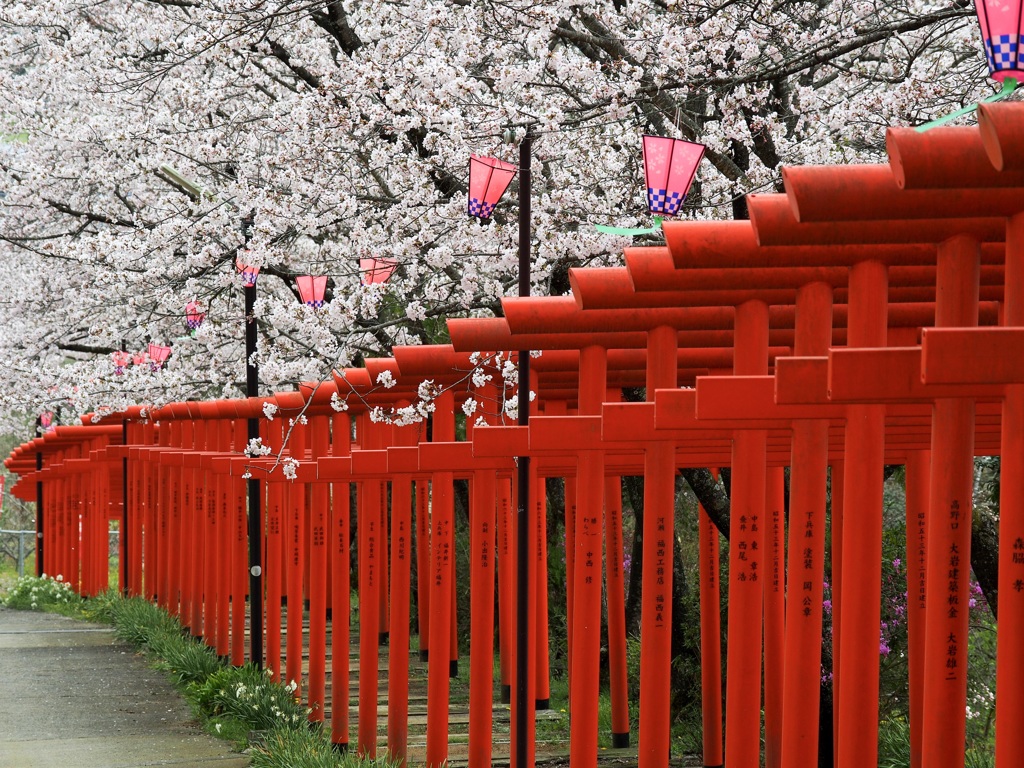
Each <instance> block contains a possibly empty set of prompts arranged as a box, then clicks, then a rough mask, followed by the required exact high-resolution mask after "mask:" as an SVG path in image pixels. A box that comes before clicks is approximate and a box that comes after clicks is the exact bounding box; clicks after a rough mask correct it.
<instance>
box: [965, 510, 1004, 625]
mask: <svg viewBox="0 0 1024 768" xmlns="http://www.w3.org/2000/svg"><path fill="white" fill-rule="evenodd" d="M971 568H972V569H973V570H974V578H976V579H977V580H978V584H979V585H980V586H981V591H982V592H983V593H984V594H985V599H986V600H988V605H989V607H990V608H991V609H992V616H993V617H996V616H997V615H998V614H997V613H996V608H997V603H998V600H999V520H998V518H996V516H995V515H993V514H991V513H989V512H987V511H983V510H982V509H980V508H979V509H975V510H974V515H973V517H972V519H971Z"/></svg>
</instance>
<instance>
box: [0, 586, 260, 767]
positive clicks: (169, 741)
mask: <svg viewBox="0 0 1024 768" xmlns="http://www.w3.org/2000/svg"><path fill="white" fill-rule="evenodd" d="M0 681H3V682H2V685H3V695H2V696H0V768H144V767H145V766H180V767H182V768H184V767H185V766H196V768H207V767H208V768H244V766H248V765H249V759H248V758H247V757H245V756H243V755H239V754H237V753H232V752H231V751H230V748H229V745H228V743H227V742H223V741H220V740H218V739H215V738H213V737H212V736H209V735H208V734H206V733H204V732H203V731H202V729H200V728H199V726H198V725H197V724H196V723H195V721H194V720H193V719H192V716H191V714H190V712H189V709H188V705H187V704H186V703H185V702H184V700H183V699H182V698H181V697H180V696H179V695H178V693H177V692H176V691H175V690H174V688H173V687H172V686H171V684H170V683H169V682H168V681H167V679H166V678H165V677H164V675H163V674H162V673H160V672H157V671H156V670H153V669H151V668H150V667H149V666H148V665H147V663H146V661H145V660H144V659H142V658H141V657H139V656H137V655H136V654H135V653H134V651H133V650H132V649H131V648H130V647H128V646H126V645H124V644H121V643H118V642H117V641H116V640H115V638H114V633H113V631H112V630H111V629H110V628H109V627H105V626H101V625H96V624H88V623H85V622H81V621H76V620H72V619H68V618H65V617H63V616H57V615H54V614H47V613H36V612H32V611H14V610H10V609H7V608H4V607H2V606H0Z"/></svg>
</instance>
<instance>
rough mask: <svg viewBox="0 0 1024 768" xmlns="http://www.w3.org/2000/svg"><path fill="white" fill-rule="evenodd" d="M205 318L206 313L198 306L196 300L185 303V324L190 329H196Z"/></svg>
mask: <svg viewBox="0 0 1024 768" xmlns="http://www.w3.org/2000/svg"><path fill="white" fill-rule="evenodd" d="M205 319H206V313H205V312H203V311H202V310H201V309H200V308H199V305H198V304H197V303H196V302H194V301H190V302H189V303H188V304H186V305H185V325H187V326H188V329H189V330H190V331H194V330H196V329H198V328H199V326H201V325H202V324H203V320H205Z"/></svg>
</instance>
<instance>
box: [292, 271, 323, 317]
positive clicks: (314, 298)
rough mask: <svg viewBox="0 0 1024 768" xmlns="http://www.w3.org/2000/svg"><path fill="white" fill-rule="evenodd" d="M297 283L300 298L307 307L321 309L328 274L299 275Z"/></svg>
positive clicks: (296, 279)
mask: <svg viewBox="0 0 1024 768" xmlns="http://www.w3.org/2000/svg"><path fill="white" fill-rule="evenodd" d="M295 284H296V285H297V286H298V287H299V298H300V299H302V303H303V304H305V305H306V306H307V307H313V309H320V307H322V306H323V305H324V292H325V291H326V290H327V275H316V276H314V275H299V276H298V277H296V278H295Z"/></svg>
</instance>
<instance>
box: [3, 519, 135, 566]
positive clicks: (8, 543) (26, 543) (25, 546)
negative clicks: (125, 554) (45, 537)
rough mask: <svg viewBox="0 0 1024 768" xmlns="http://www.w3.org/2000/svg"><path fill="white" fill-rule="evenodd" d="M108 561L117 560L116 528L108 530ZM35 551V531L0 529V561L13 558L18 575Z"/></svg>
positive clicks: (113, 561)
mask: <svg viewBox="0 0 1024 768" xmlns="http://www.w3.org/2000/svg"><path fill="white" fill-rule="evenodd" d="M108 535H109V540H110V550H109V552H110V555H109V556H110V561H111V564H113V563H116V562H117V558H118V552H119V551H120V549H119V545H120V536H119V532H118V531H117V530H116V529H113V530H111V531H109V534H108ZM35 552H36V532H35V531H13V530H5V529H0V561H2V560H13V561H14V562H15V563H16V565H17V568H18V577H19V578H20V577H22V576H24V575H25V563H26V562H28V560H29V558H31V557H32V556H33V555H34V554H35Z"/></svg>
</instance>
